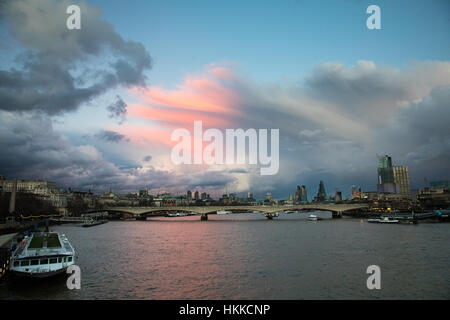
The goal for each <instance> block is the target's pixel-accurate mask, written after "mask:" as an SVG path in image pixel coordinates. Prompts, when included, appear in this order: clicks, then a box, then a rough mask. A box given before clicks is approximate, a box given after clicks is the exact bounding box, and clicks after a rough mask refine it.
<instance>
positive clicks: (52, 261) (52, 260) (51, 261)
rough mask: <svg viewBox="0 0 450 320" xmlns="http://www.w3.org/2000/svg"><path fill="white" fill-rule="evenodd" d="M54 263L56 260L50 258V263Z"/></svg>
mask: <svg viewBox="0 0 450 320" xmlns="http://www.w3.org/2000/svg"><path fill="white" fill-rule="evenodd" d="M56 261H58V259H56V258H51V259H50V263H56Z"/></svg>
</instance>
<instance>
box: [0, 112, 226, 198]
mask: <svg viewBox="0 0 450 320" xmlns="http://www.w3.org/2000/svg"><path fill="white" fill-rule="evenodd" d="M113 136H115V135H114V134H113ZM0 150H7V152H3V153H2V155H1V156H0V174H1V175H4V176H6V177H7V178H21V179H43V180H46V181H54V182H56V183H57V185H58V186H59V187H64V188H68V187H72V188H75V189H82V190H87V189H91V190H94V191H96V192H101V191H106V190H108V189H109V187H110V186H112V187H113V188H114V189H115V190H117V191H120V192H121V191H123V192H131V191H136V190H137V188H139V187H140V186H144V185H150V186H152V187H155V188H167V189H175V188H177V189H178V190H187V189H189V188H191V189H192V188H194V187H203V188H205V189H212V190H214V189H222V188H223V187H224V186H225V185H226V184H228V183H230V182H232V181H233V178H232V177H230V176H229V175H227V173H226V172H225V171H219V172H198V173H192V174H179V173H176V172H171V171H167V170H158V169H154V168H152V167H150V168H142V167H140V166H137V165H136V166H132V165H126V166H124V165H116V164H114V163H112V162H111V161H109V160H108V159H105V158H104V157H103V155H102V154H101V153H100V152H99V151H98V150H97V149H96V148H95V147H93V146H91V145H81V146H73V145H72V144H70V142H69V141H68V140H67V139H65V138H64V137H63V136H61V135H60V134H59V133H57V132H55V131H54V130H53V126H52V121H51V120H50V119H49V118H48V117H46V116H44V115H35V114H18V113H15V112H7V111H1V110H0Z"/></svg>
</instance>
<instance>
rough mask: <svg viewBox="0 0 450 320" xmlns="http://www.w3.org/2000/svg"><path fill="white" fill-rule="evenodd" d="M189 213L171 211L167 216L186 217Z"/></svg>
mask: <svg viewBox="0 0 450 320" xmlns="http://www.w3.org/2000/svg"><path fill="white" fill-rule="evenodd" d="M186 215H187V214H186V213H184V212H176V213H174V212H170V213H168V214H167V217H185V216H186Z"/></svg>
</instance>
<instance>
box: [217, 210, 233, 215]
mask: <svg viewBox="0 0 450 320" xmlns="http://www.w3.org/2000/svg"><path fill="white" fill-rule="evenodd" d="M230 213H232V212H231V211H227V210H219V211H217V214H230Z"/></svg>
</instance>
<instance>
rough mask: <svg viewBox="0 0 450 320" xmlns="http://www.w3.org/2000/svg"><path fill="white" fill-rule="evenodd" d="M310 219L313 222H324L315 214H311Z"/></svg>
mask: <svg viewBox="0 0 450 320" xmlns="http://www.w3.org/2000/svg"><path fill="white" fill-rule="evenodd" d="M308 219H309V220H311V221H317V220H322V218H320V217H318V216H316V215H315V214H310V215H309V217H308Z"/></svg>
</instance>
